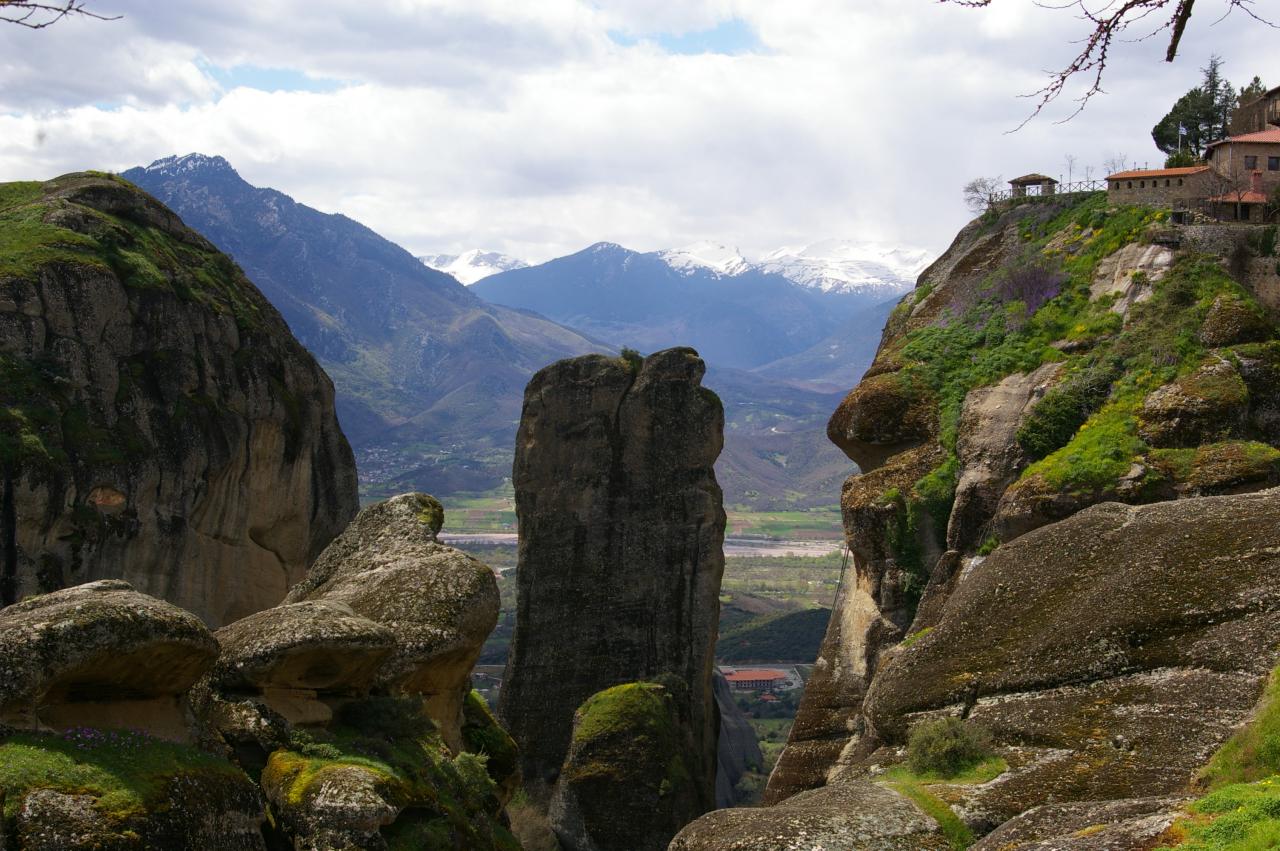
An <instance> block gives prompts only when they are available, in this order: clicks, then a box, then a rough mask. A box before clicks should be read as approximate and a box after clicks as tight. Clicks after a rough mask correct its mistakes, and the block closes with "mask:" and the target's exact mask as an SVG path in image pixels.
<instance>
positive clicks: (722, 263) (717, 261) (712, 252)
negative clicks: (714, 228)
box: [657, 241, 751, 276]
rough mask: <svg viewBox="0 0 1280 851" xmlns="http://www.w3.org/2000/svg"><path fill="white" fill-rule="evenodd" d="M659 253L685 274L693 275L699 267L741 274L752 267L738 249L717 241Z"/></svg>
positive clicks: (730, 273) (730, 274)
mask: <svg viewBox="0 0 1280 851" xmlns="http://www.w3.org/2000/svg"><path fill="white" fill-rule="evenodd" d="M657 253H658V257H660V258H662V260H663V261H664V262H665V263H666V264H667V265H668V266H670V267H671V268H672V269H675V270H676V271H677V272H680V273H681V274H683V275H685V276H689V275H693V274H695V273H696V272H697V271H698V270H699V269H708V270H710V271H712V272H715V273H716V274H717V275H726V276H733V275H741V274H742V273H743V272H747V271H750V269H751V264H750V263H748V262H747V260H746V258H745V257H743V256H742V255H741V254H740V253H739V252H738V249H736V248H729V247H728V246H725V245H720V244H719V243H715V242H705V241H704V242H695V243H694V244H693V245H686V246H685V247H684V248H673V249H671V250H669V251H659V252H657Z"/></svg>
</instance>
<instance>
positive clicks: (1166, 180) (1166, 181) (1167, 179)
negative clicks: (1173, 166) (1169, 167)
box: [1164, 177, 1170, 186]
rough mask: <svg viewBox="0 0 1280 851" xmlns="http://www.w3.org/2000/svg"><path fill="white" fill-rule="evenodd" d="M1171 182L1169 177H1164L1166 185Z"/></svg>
mask: <svg viewBox="0 0 1280 851" xmlns="http://www.w3.org/2000/svg"><path fill="white" fill-rule="evenodd" d="M1169 183H1170V181H1169V178H1167V177H1166V178H1165V179H1164V185H1165V186H1168V185H1169Z"/></svg>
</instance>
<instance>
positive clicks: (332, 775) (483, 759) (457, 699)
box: [0, 494, 518, 851]
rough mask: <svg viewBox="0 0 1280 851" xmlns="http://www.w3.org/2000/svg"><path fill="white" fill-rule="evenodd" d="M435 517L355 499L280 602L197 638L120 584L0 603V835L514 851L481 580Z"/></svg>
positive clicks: (439, 515)
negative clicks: (483, 673)
mask: <svg viewBox="0 0 1280 851" xmlns="http://www.w3.org/2000/svg"><path fill="white" fill-rule="evenodd" d="M442 522H443V511H442V510H441V508H440V504H439V503H438V502H436V501H435V500H434V499H432V498H431V497H429V496H426V495H425V494H405V495H403V496H400V497H397V498H395V499H392V500H390V501H388V502H385V503H380V504H378V505H374V506H371V507H369V508H367V509H365V510H364V511H363V512H361V513H360V515H359V516H358V517H357V518H356V520H355V521H353V523H352V524H351V526H350V527H349V528H348V529H347V531H346V532H344V533H343V534H342V535H340V536H339V537H338V538H337V539H335V540H334V542H333V543H332V544H331V545H330V547H329V548H327V549H326V550H325V552H324V553H323V554H322V555H321V557H320V558H319V559H317V561H316V565H315V568H314V569H313V571H312V572H311V573H310V574H309V576H308V579H307V581H306V582H305V583H303V584H300V585H299V586H297V588H295V592H294V594H292V595H291V601H290V602H286V603H283V604H281V605H280V606H278V607H275V608H273V609H269V610H266V611H263V612H259V613H256V614H254V615H250V616H249V617H247V618H244V619H242V620H240V621H236V622H234V623H231V624H228V625H227V626H225V627H223V628H222V629H220V630H218V632H217V633H214V634H211V633H210V632H209V630H208V628H207V627H206V626H205V625H204V624H203V623H202V622H201V621H200V619H199V618H197V617H195V616H194V615H193V614H191V613H189V612H184V611H182V610H180V609H178V608H176V607H175V606H172V605H170V604H168V603H165V602H162V601H159V600H156V599H154V598H152V597H148V596H146V595H143V594H140V593H138V592H136V591H134V590H133V589H132V588H131V587H130V586H129V585H128V584H126V583H124V582H121V581H118V580H110V581H100V582H96V583H90V584H88V585H82V586H77V587H74V588H70V589H66V590H62V591H57V592H54V593H51V594H47V595H44V596H38V597H34V598H31V599H29V600H26V601H23V602H22V603H19V604H17V605H14V606H10V607H8V608H5V609H3V610H0V723H3V724H7V725H9V727H0V765H4V766H5V770H4V771H0V798H4V799H7V800H8V801H9V802H10V804H11V806H10V813H11V815H10V816H9V818H8V820H5V821H4V822H3V823H2V824H0V835H5V834H7V835H9V836H15V837H17V848H18V849H22V851H26V849H33V848H40V849H44V848H49V849H54V848H56V849H86V851H87V849H90V848H109V849H117V848H119V849H125V848H132V847H151V848H172V849H175V850H176V849H190V851H196V849H211V851H240V849H255V851H256V849H264V848H266V847H268V845H269V846H270V847H293V848H295V849H300V850H301V851H329V849H356V848H386V847H388V846H390V847H406V848H409V847H411V848H423V847H429V848H463V847H465V848H468V849H477V851H498V849H502V851H515V849H516V848H518V845H517V844H516V842H515V840H514V838H512V837H511V835H510V834H509V833H508V832H507V830H506V828H505V827H504V826H503V822H502V817H501V811H502V808H503V807H504V806H505V804H506V802H507V801H508V800H509V798H510V797H511V795H512V794H513V792H514V790H515V787H516V784H517V782H518V764H517V759H516V750H515V744H514V742H513V741H512V740H511V739H510V737H509V736H508V735H507V734H506V733H505V731H503V730H502V729H501V727H499V726H498V724H497V723H496V721H495V720H494V718H493V716H492V715H491V714H490V713H489V711H488V709H487V708H486V707H485V706H484V702H483V700H482V699H481V698H480V697H479V696H478V695H477V694H476V693H475V692H471V691H470V690H469V688H468V683H469V679H470V669H471V666H472V664H473V663H474V661H475V658H476V657H477V656H478V654H479V652H480V648H481V645H482V644H483V642H484V639H485V637H486V636H487V635H488V632H489V630H490V629H492V627H493V624H494V622H495V620H496V619H497V612H498V594H497V585H496V582H495V580H494V577H493V572H492V571H491V570H490V569H489V568H487V567H485V566H484V565H482V564H480V563H479V562H477V561H475V560H474V559H472V558H470V557H469V556H466V555H464V554H462V553H460V552H458V551H456V550H453V549H452V548H450V547H446V546H444V545H442V544H439V543H437V542H436V540H435V537H436V533H437V532H438V531H439V529H440V526H441V524H442ZM197 680H199V681H198V682H197ZM15 727H16V728H20V730H14V729H11V728H15ZM122 728H129V729H128V730H125V729H122ZM193 745H195V746H193ZM98 766H101V767H102V770H101V771H99V770H98V769H97V767H98ZM95 772H96V773H95ZM268 814H269V817H268ZM130 836H132V837H133V838H132V839H130ZM139 842H141V845H138V844H137V843H139Z"/></svg>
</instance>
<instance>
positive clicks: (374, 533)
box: [287, 493, 499, 750]
mask: <svg viewBox="0 0 1280 851" xmlns="http://www.w3.org/2000/svg"><path fill="white" fill-rule="evenodd" d="M443 518H444V511H443V509H442V508H441V507H440V503H439V502H437V501H436V500H435V499H434V498H432V497H430V496H427V495H426V494H416V493H415V494H402V495H400V496H397V497H393V498H392V499H390V500H387V501H386V502H383V503H379V504H377V505H372V506H369V507H368V508H366V509H364V510H363V511H361V512H360V514H359V515H357V517H356V519H355V520H354V521H352V523H351V525H350V526H348V527H347V529H346V531H345V532H343V533H342V534H341V535H340V536H338V538H337V539H336V540H335V541H334V542H333V543H332V544H330V545H329V546H328V548H326V549H325V551H324V552H323V553H321V554H320V558H319V559H317V561H316V563H315V565H313V566H312V569H311V572H310V573H309V574H308V577H307V579H306V580H305V581H304V582H302V583H301V584H300V585H298V586H297V587H295V588H294V589H293V590H292V591H290V592H289V597H288V600H287V602H290V603H296V602H302V601H306V600H311V601H318V600H323V601H325V602H329V603H334V602H336V603H341V604H344V605H346V606H348V607H350V609H351V611H352V612H354V613H355V614H357V615H360V616H362V617H365V618H368V619H370V620H373V621H376V622H378V623H380V624H382V625H384V626H386V627H389V628H390V629H391V631H392V633H393V634H394V636H395V649H394V650H393V651H392V653H391V654H390V655H389V656H388V657H387V659H386V660H385V661H384V662H383V663H382V665H381V666H380V668H379V669H378V672H377V675H376V677H375V683H376V684H377V685H378V686H380V687H384V688H388V689H391V690H394V691H402V692H405V693H420V694H422V695H423V696H424V697H425V699H426V703H427V712H428V714H430V716H431V718H432V719H433V720H434V721H435V722H436V723H437V724H439V725H440V729H441V733H442V735H443V736H444V738H445V741H446V742H448V744H449V746H450V747H451V748H454V749H455V750H457V749H459V748H460V747H461V745H462V739H461V732H460V729H461V725H462V706H463V701H464V699H465V698H466V695H467V692H468V691H469V678H470V674H471V668H472V666H473V665H474V664H475V661H476V658H477V657H478V656H479V655H480V649H481V647H482V646H483V645H484V641H485V639H486V638H488V636H489V633H490V632H492V631H493V627H494V626H495V625H496V624H497V622H498V608H499V599H498V584H497V580H496V579H495V578H494V575H493V571H492V570H491V569H490V568H489V567H487V566H485V565H484V564H482V563H481V562H479V561H477V560H476V559H474V558H472V557H471V556H469V555H467V554H466V553H463V552H461V551H459V550H456V549H454V548H452V547H448V546H445V545H444V544H440V543H438V542H437V541H436V534H437V533H438V532H439V531H440V526H441V524H442V523H443Z"/></svg>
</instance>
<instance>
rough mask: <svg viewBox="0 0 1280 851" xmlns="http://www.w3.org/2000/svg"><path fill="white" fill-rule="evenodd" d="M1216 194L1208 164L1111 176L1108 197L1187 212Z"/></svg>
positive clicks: (1117, 173)
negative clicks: (1196, 203) (1191, 207)
mask: <svg viewBox="0 0 1280 851" xmlns="http://www.w3.org/2000/svg"><path fill="white" fill-rule="evenodd" d="M1212 191H1213V179H1212V174H1211V169H1210V168H1209V166H1207V165H1197V166H1191V167H1189V168H1157V169H1139V170H1136V171H1120V172H1116V173H1115V174H1112V175H1108V177H1107V195H1108V197H1110V198H1111V200H1113V201H1118V202H1120V203H1122V204H1150V205H1152V206H1157V207H1169V208H1170V209H1174V210H1185V209H1187V208H1188V207H1190V206H1191V205H1193V204H1194V203H1195V202H1198V201H1203V200H1204V199H1205V198H1208V197H1209V195H1210V194H1211V193H1212Z"/></svg>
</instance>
